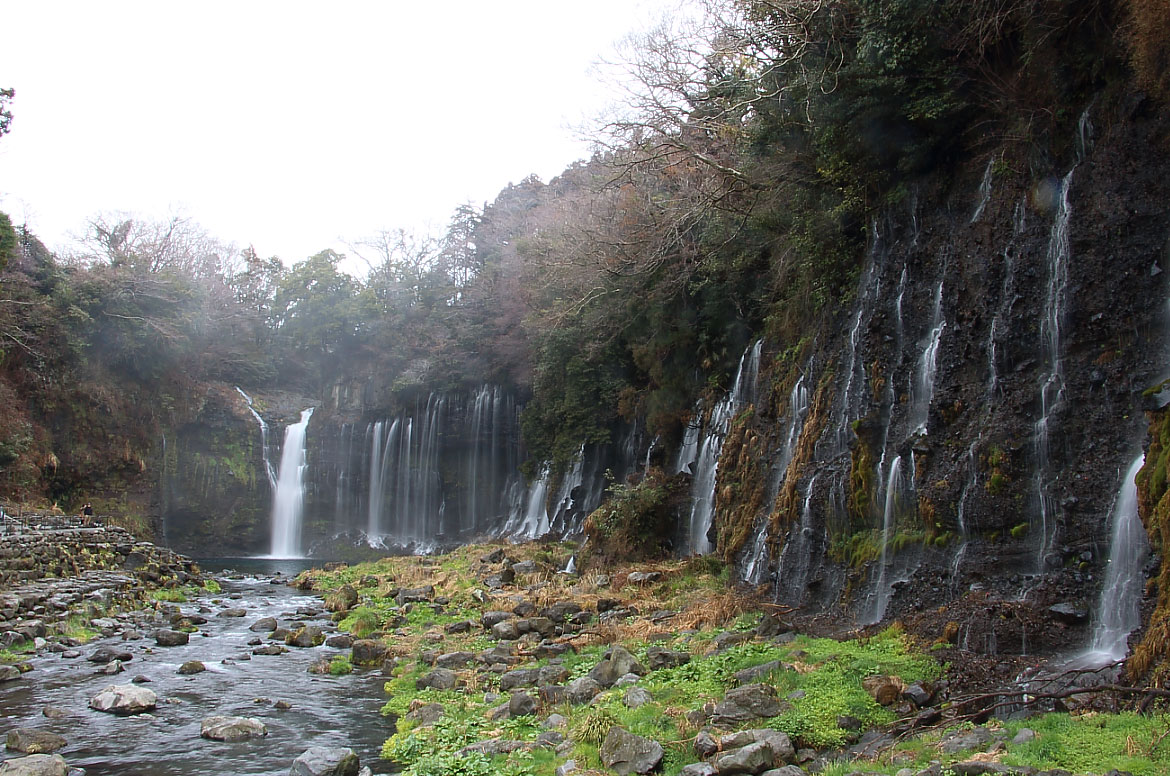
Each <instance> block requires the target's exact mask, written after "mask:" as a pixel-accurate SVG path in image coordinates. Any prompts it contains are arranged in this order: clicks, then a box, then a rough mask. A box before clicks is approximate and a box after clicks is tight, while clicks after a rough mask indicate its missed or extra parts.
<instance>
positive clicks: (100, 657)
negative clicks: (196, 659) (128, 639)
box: [86, 634, 186, 665]
mask: <svg viewBox="0 0 1170 776" xmlns="http://www.w3.org/2000/svg"><path fill="white" fill-rule="evenodd" d="M184 635H186V634H184ZM133 659H134V656H133V655H132V654H130V653H129V652H127V651H126V650H124V649H114V648H113V647H98V648H97V649H95V650H94V651H93V652H91V653H90V655H89V657H87V658H86V660H88V661H89V662H91V663H102V664H103V665H104V664H107V663H112V662H113V661H115V660H118V661H120V662H123V663H125V662H127V661H129V660H133Z"/></svg>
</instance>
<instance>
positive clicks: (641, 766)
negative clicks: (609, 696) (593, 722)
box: [599, 725, 663, 776]
mask: <svg viewBox="0 0 1170 776" xmlns="http://www.w3.org/2000/svg"><path fill="white" fill-rule="evenodd" d="M599 754H600V755H601V762H602V763H603V764H604V765H605V767H606V768H611V769H612V770H614V771H615V772H616V773H618V774H620V775H621V776H626V774H630V773H650V771H653V770H655V769H656V768H658V766H659V765H660V764H661V763H662V755H663V750H662V745H661V744H659V743H658V742H657V741H652V740H650V739H649V738H642V737H641V736H636V735H634V734H633V733H629V732H627V731H625V730H623V729H622V728H620V727H618V726H617V725H614V726H613V727H611V728H610V729H609V733H608V734H607V735H606V736H605V741H604V742H603V743H602V744H601V749H600V750H599Z"/></svg>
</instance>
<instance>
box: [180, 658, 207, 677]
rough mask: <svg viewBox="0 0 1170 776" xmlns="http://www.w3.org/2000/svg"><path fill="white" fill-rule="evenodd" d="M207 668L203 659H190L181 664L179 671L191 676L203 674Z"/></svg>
mask: <svg viewBox="0 0 1170 776" xmlns="http://www.w3.org/2000/svg"><path fill="white" fill-rule="evenodd" d="M206 670H207V666H205V665H203V661H201V660H188V661H187V662H186V663H183V665H181V666H179V673H180V674H182V675H183V676H191V675H192V674H201V673H203V672H204V671H206Z"/></svg>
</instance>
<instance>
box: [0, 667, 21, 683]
mask: <svg viewBox="0 0 1170 776" xmlns="http://www.w3.org/2000/svg"><path fill="white" fill-rule="evenodd" d="M19 678H20V669H19V668H17V667H16V666H0V682H11V681H14V680H16V679H19Z"/></svg>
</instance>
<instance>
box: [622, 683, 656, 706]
mask: <svg viewBox="0 0 1170 776" xmlns="http://www.w3.org/2000/svg"><path fill="white" fill-rule="evenodd" d="M652 700H653V698H651V697H650V693H649V692H647V691H646V690H645V689H643V688H641V687H628V688H626V692H625V695H623V696H622V703H624V704H626V708H628V709H636V708H638V707H639V706H645V705H646V704H647V703H649V702H650V701H652Z"/></svg>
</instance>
